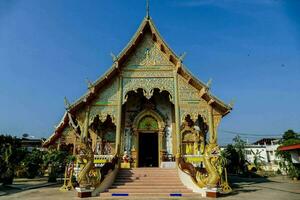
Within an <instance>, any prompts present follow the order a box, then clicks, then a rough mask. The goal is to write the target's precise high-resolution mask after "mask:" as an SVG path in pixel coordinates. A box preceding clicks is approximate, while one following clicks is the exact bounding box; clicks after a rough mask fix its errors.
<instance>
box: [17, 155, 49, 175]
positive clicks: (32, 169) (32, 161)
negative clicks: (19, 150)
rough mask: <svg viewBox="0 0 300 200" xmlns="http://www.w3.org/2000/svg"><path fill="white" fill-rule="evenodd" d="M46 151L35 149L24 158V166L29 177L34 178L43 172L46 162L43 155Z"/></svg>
mask: <svg viewBox="0 0 300 200" xmlns="http://www.w3.org/2000/svg"><path fill="white" fill-rule="evenodd" d="M44 154H45V152H43V151H40V150H38V149H33V150H32V152H30V153H28V154H27V155H26V156H25V158H24V159H23V160H22V167H23V168H24V170H25V172H26V177H27V178H34V177H36V176H38V175H41V174H42V165H43V163H44V160H43V156H44Z"/></svg>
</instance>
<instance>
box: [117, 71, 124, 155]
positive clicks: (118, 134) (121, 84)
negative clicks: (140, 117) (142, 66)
mask: <svg viewBox="0 0 300 200" xmlns="http://www.w3.org/2000/svg"><path fill="white" fill-rule="evenodd" d="M122 82H123V78H122V76H121V74H120V75H119V88H118V92H119V101H118V114H117V115H118V120H117V126H116V153H117V155H119V153H120V140H121V128H122V127H121V123H122V94H123V83H122Z"/></svg>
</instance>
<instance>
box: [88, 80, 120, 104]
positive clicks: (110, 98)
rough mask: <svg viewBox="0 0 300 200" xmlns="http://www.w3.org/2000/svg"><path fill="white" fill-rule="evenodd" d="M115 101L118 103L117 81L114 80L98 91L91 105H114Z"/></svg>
mask: <svg viewBox="0 0 300 200" xmlns="http://www.w3.org/2000/svg"><path fill="white" fill-rule="evenodd" d="M116 101H118V79H117V78H114V79H113V80H112V81H110V82H109V83H108V84H106V85H105V86H104V87H103V88H102V89H101V90H100V91H99V94H98V97H97V98H96V100H95V101H94V103H93V104H94V105H107V104H114V103H116Z"/></svg>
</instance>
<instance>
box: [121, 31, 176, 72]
mask: <svg viewBox="0 0 300 200" xmlns="http://www.w3.org/2000/svg"><path fill="white" fill-rule="evenodd" d="M125 65H126V69H145V68H147V69H172V68H171V67H172V63H171V62H170V61H169V60H168V57H167V56H166V55H165V54H164V53H163V52H162V51H161V50H160V49H159V47H158V46H157V44H156V43H155V42H154V41H153V40H152V37H151V34H150V33H145V35H144V36H143V38H142V41H141V42H140V43H139V45H138V46H137V47H136V49H135V51H134V52H133V53H132V55H131V56H130V57H129V58H128V60H127V62H126V64H125ZM155 66H156V67H155Z"/></svg>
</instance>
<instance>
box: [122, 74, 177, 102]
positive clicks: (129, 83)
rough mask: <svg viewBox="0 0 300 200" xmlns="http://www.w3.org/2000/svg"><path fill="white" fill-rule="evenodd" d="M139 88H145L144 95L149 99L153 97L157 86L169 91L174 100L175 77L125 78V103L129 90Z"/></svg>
mask: <svg viewBox="0 0 300 200" xmlns="http://www.w3.org/2000/svg"><path fill="white" fill-rule="evenodd" d="M139 88H141V89H143V91H144V96H145V97H146V98H148V99H150V98H151V97H152V95H153V92H154V89H155V88H158V89H159V90H160V91H164V90H165V91H168V92H169V93H170V95H171V97H170V101H171V102H173V97H174V81H173V78H123V103H124V102H126V100H127V99H126V98H127V93H128V92H129V91H135V92H137V89H139Z"/></svg>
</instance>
